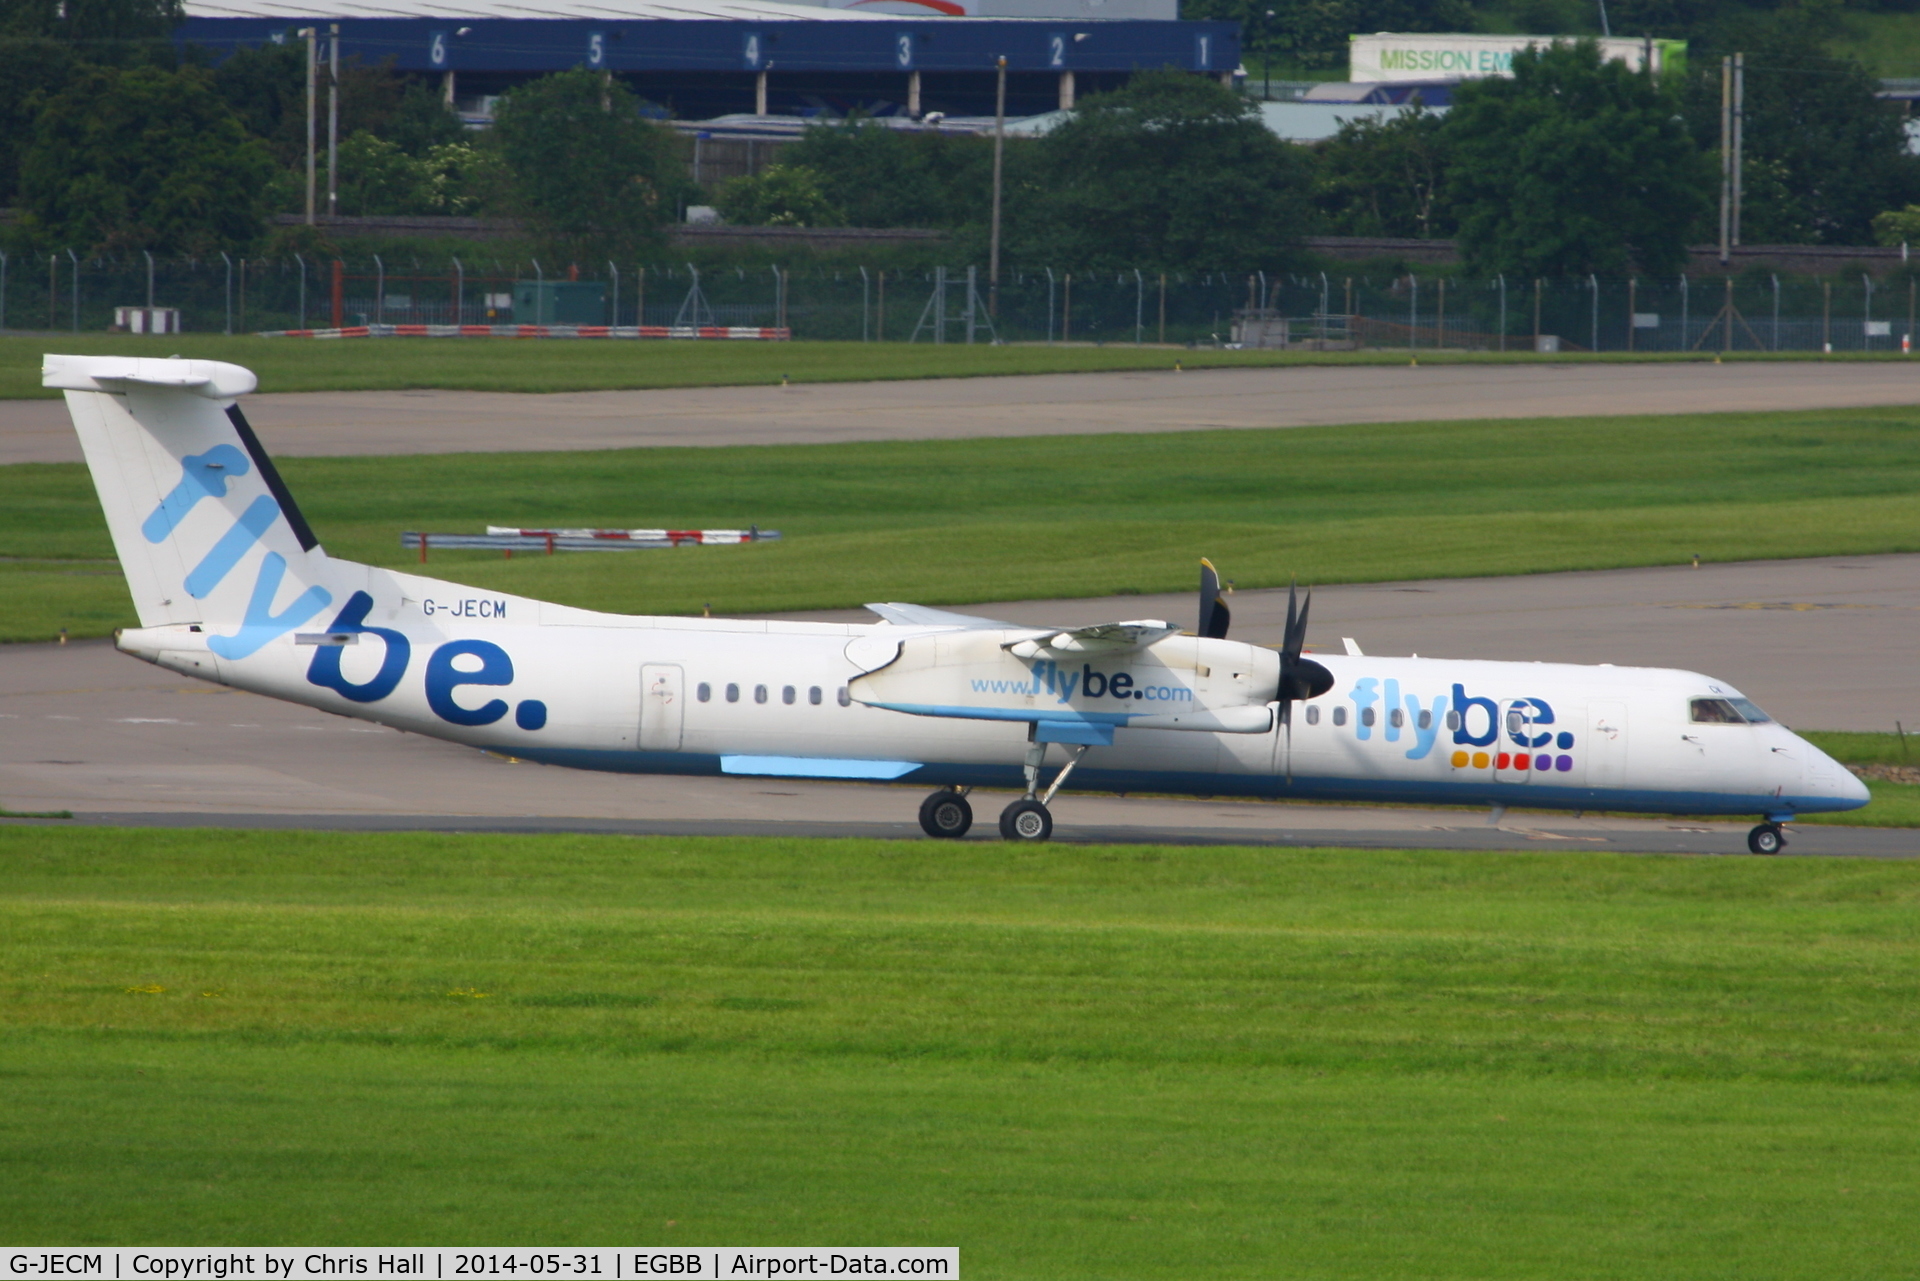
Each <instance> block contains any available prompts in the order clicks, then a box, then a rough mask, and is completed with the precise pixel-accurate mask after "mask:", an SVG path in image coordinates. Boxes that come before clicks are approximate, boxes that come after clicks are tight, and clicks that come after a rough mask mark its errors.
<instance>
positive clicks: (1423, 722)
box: [1420, 712, 1433, 729]
mask: <svg viewBox="0 0 1920 1281" xmlns="http://www.w3.org/2000/svg"><path fill="white" fill-rule="evenodd" d="M1420 728H1421V729H1432V728H1433V713H1432V712H1422V713H1420Z"/></svg>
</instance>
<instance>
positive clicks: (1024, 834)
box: [1000, 800, 1053, 841]
mask: <svg viewBox="0 0 1920 1281" xmlns="http://www.w3.org/2000/svg"><path fill="white" fill-rule="evenodd" d="M1000 835H1001V836H1003V837H1005V838H1006V839H1007V840H1009V841H1044V840H1046V839H1047V838H1048V837H1050V836H1052V835H1053V815H1051V814H1049V813H1048V812H1047V807H1046V806H1044V805H1042V804H1041V803H1040V802H1039V801H1035V800H1020V801H1015V802H1014V803H1013V804H1011V805H1009V806H1007V808H1005V809H1003V810H1001V811H1000Z"/></svg>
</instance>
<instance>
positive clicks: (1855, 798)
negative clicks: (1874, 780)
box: [1835, 765, 1873, 805]
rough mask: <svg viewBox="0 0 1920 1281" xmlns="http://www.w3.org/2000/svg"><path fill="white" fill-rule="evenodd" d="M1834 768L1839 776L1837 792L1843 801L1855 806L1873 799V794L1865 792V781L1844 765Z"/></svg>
mask: <svg viewBox="0 0 1920 1281" xmlns="http://www.w3.org/2000/svg"><path fill="white" fill-rule="evenodd" d="M1835 768H1836V769H1837V770H1838V772H1839V775H1840V786H1839V788H1838V789H1837V790H1838V791H1839V793H1840V796H1841V798H1842V799H1843V800H1849V801H1852V802H1853V803H1854V804H1856V805H1865V804H1866V803H1867V802H1868V801H1870V800H1872V799H1873V793H1872V792H1870V791H1868V790H1867V780H1865V779H1864V778H1861V777H1859V776H1858V775H1856V774H1855V773H1854V772H1853V771H1852V770H1850V769H1848V768H1847V767H1846V766H1844V765H1837V766H1836V767H1835Z"/></svg>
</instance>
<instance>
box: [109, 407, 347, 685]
mask: <svg viewBox="0 0 1920 1281" xmlns="http://www.w3.org/2000/svg"><path fill="white" fill-rule="evenodd" d="M180 467H181V470H180V482H179V483H178V484H177V485H175V486H174V487H173V489H172V490H171V491H170V492H169V493H168V494H167V496H166V497H165V498H162V499H161V500H160V505H159V506H158V507H155V508H154V509H153V511H152V513H151V514H149V515H148V517H147V518H146V520H145V521H143V522H142V523H141V525H140V532H141V534H142V535H144V536H145V537H146V540H147V541H148V542H150V543H164V542H165V541H166V540H167V539H169V538H171V537H172V536H173V534H174V532H175V531H176V530H177V529H179V527H180V522H181V521H182V520H184V519H186V517H187V514H188V513H189V512H191V511H193V509H194V508H196V507H198V506H199V505H200V502H201V500H202V499H206V498H225V497H226V496H227V485H228V483H229V482H230V481H232V480H233V479H235V478H236V477H240V476H245V475H246V474H247V473H248V472H249V471H251V470H252V467H251V466H250V465H249V463H248V461H247V456H246V455H245V454H243V453H242V452H240V450H238V449H236V448H234V447H233V446H232V445H215V446H214V447H213V448H212V449H209V450H208V451H207V452H206V453H204V454H188V455H187V456H186V457H185V458H183V459H181V460H180ZM279 515H280V505H279V504H278V503H276V502H274V501H273V499H272V498H270V497H268V496H267V495H265V494H262V495H260V497H258V498H256V499H254V500H253V501H252V502H251V503H249V504H247V509H246V510H245V511H244V512H242V513H241V514H240V519H239V520H237V521H235V522H234V523H233V527H232V528H231V529H229V530H227V532H226V533H224V534H222V535H221V536H220V538H219V540H218V541H217V542H215V543H214V545H213V547H212V548H211V549H210V550H209V551H208V552H207V554H206V555H205V556H203V557H201V558H200V563H199V564H197V565H195V566H194V567H193V568H192V569H191V570H189V571H188V572H187V581H186V583H185V584H184V586H185V587H186V589H187V595H189V596H191V597H193V598H194V599H195V600H205V599H206V598H207V597H208V596H210V595H212V594H213V591H214V589H215V588H217V587H219V586H220V584H221V583H223V582H225V581H226V580H227V576H228V575H229V574H231V573H233V571H234V569H235V567H237V566H238V565H239V564H240V562H241V561H242V560H244V559H245V558H246V555H247V553H248V552H250V551H252V550H253V545H254V544H255V543H257V542H259V541H260V540H261V539H262V538H264V537H266V533H267V531H268V530H269V529H271V528H273V522H274V521H275V520H276V519H278V517H279ZM286 574H287V558H286V557H284V556H282V555H281V554H280V553H279V552H268V553H267V554H266V555H265V556H264V557H262V558H261V560H260V568H259V569H258V570H257V571H256V572H255V575H254V580H253V591H252V593H251V595H250V596H249V597H248V599H247V608H246V613H245V614H244V615H243V616H242V619H241V623H240V630H239V631H237V632H235V633H234V634H233V635H231V636H212V637H209V638H208V639H207V648H208V649H210V650H212V651H213V652H214V653H216V654H218V655H219V656H220V657H222V658H225V659H232V660H236V661H237V660H239V659H242V658H246V657H248V656H249V655H252V654H255V653H257V652H259V650H260V648H261V646H263V645H265V644H266V643H267V642H268V641H271V640H273V639H274V638H276V637H279V636H284V635H286V634H287V633H288V632H290V631H292V630H293V629H294V628H296V627H298V626H300V624H302V623H304V622H306V621H307V620H308V619H310V618H312V617H313V616H314V615H315V614H318V613H319V612H320V611H321V610H323V609H325V608H326V607H327V606H328V605H330V604H332V603H333V595H332V593H330V592H328V591H327V589H326V588H324V587H309V588H307V589H306V590H305V591H304V592H301V593H300V595H299V596H297V597H296V598H295V599H294V601H293V603H292V604H290V605H288V606H287V607H286V608H285V609H283V610H281V611H280V612H279V613H277V614H276V613H274V612H273V600H274V597H275V596H277V595H279V594H280V584H281V583H282V582H284V581H285V579H286Z"/></svg>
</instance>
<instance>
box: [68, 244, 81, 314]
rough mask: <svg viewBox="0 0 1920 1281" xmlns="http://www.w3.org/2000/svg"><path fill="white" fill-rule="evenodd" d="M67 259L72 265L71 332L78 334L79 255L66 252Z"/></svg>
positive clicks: (70, 251)
mask: <svg viewBox="0 0 1920 1281" xmlns="http://www.w3.org/2000/svg"><path fill="white" fill-rule="evenodd" d="M67 259H68V261H70V262H72V263H73V332H74V333H76V334H77V333H79V332H80V255H78V254H76V253H74V252H73V250H71V249H69V250H67Z"/></svg>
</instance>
